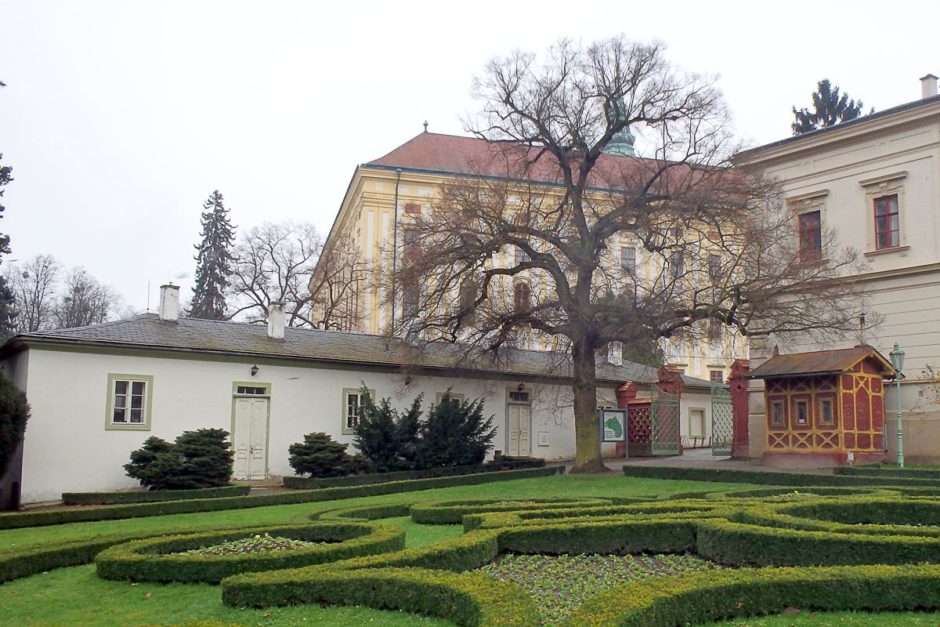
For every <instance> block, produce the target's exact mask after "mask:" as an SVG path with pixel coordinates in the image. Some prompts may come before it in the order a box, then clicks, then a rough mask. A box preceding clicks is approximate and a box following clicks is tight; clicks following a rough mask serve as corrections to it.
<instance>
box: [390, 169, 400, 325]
mask: <svg viewBox="0 0 940 627" xmlns="http://www.w3.org/2000/svg"><path fill="white" fill-rule="evenodd" d="M399 184H401V168H395V206H394V207H393V209H392V211H393V221H392V326H391V327H390V328H391V329H392V332H393V333H394V331H395V306H396V304H397V303H398V291H397V290H396V287H397V285H398V279H397V278H396V277H395V274H396V272H397V270H398V186H399Z"/></svg>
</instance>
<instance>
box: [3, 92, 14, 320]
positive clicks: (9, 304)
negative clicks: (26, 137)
mask: <svg viewBox="0 0 940 627" xmlns="http://www.w3.org/2000/svg"><path fill="white" fill-rule="evenodd" d="M2 86H3V83H0V87H2ZM0 159H3V153H0ZM11 181H13V168H11V167H10V166H8V165H0V218H2V217H3V210H4V209H6V207H4V206H3V192H4V189H3V188H4V186H5V185H7V184H8V183H10V182H11ZM9 254H10V236H9V235H6V234H2V233H0V256H2V255H9ZM14 315H15V314H14V313H13V291H12V290H11V289H10V286H9V285H7V281H6V278H5V277H3V276H0V339H6V338H7V337H9V336H10V335H12V334H13V316H14Z"/></svg>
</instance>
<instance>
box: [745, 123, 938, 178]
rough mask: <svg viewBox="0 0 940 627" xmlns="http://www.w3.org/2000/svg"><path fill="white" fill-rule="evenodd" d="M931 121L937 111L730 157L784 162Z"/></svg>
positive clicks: (752, 161) (768, 164)
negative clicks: (840, 134) (835, 135)
mask: <svg viewBox="0 0 940 627" xmlns="http://www.w3.org/2000/svg"><path fill="white" fill-rule="evenodd" d="M904 113H907V112H902V113H898V114H897V115H899V116H900V115H903V114H904ZM873 122H874V121H873ZM932 124H940V112H936V113H932V114H929V115H925V116H921V117H917V118H914V119H909V120H905V121H903V122H898V123H896V124H891V125H888V126H879V127H878V128H872V129H870V130H860V129H859V128H858V127H857V126H856V127H851V128H846V129H838V130H842V131H844V133H845V135H844V136H842V137H840V138H834V137H833V138H829V137H825V136H822V137H815V138H814V137H807V138H806V141H807V142H810V141H812V143H811V144H808V145H806V146H805V147H802V148H801V147H799V145H798V144H797V143H794V144H788V145H784V146H772V145H771V146H769V147H766V148H760V147H758V148H754V149H753V152H749V151H746V152H744V153H741V156H740V157H735V159H734V160H735V161H736V162H737V163H738V165H742V166H756V165H761V166H762V167H772V166H775V165H778V164H780V163H785V162H787V161H795V160H798V159H805V158H807V157H812V156H815V155H818V154H821V153H824V152H831V151H833V150H838V149H840V148H848V147H851V146H855V145H858V144H862V143H865V142H869V141H871V140H873V139H879V138H881V137H886V136H889V135H895V134H898V133H903V132H904V131H909V130H913V129H916V128H921V127H924V126H930V125H932ZM834 132H835V129H834ZM762 153H765V154H767V155H768V156H766V157H762V156H761V155H762Z"/></svg>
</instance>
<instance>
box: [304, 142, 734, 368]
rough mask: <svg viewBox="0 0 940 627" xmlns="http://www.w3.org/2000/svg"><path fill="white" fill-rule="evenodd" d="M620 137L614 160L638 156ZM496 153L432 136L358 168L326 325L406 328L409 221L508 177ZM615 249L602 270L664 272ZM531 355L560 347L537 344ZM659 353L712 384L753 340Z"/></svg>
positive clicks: (636, 252)
mask: <svg viewBox="0 0 940 627" xmlns="http://www.w3.org/2000/svg"><path fill="white" fill-rule="evenodd" d="M619 139H620V141H619V142H618V141H614V142H612V144H611V146H610V147H609V156H611V157H612V158H615V159H616V158H624V157H627V156H629V157H632V155H633V152H632V137H630V136H629V134H627V135H626V141H624V139H623V137H621V138H619ZM492 153H493V148H492V145H491V144H490V143H489V142H487V141H485V140H482V139H477V138H473V137H462V136H455V135H444V134H439V133H430V132H427V131H425V132H423V133H420V134H418V135H416V136H415V137H413V138H411V139H410V140H408V141H407V142H405V143H404V144H402V145H401V146H399V147H397V148H395V149H394V150H392V151H391V152H389V153H388V154H386V155H384V156H382V157H380V158H378V159H375V160H373V161H369V162H367V163H364V164H362V165H359V166H358V167H357V168H356V170H355V172H354V174H353V177H352V180H351V181H350V183H349V186H348V188H347V190H346V194H345V196H344V198H343V201H342V204H341V205H340V208H339V212H338V214H337V216H336V218H335V220H334V223H333V226H332V228H331V230H330V233H329V235H328V237H327V240H326V242H325V245H324V252H323V255H322V256H321V261H320V263H319V264H318V266H317V268H316V270H315V272H314V274H313V277H312V278H311V292H318V291H323V290H324V289H325V291H327V292H332V294H329V295H328V297H327V300H328V301H329V304H328V305H324V303H323V299H316V300H315V303H316V304H315V308H320V309H321V310H322V309H323V308H324V307H329V308H330V309H331V311H330V312H327V313H326V314H324V312H323V311H320V312H319V317H320V318H321V319H322V320H323V322H322V324H324V326H328V327H330V328H335V329H340V330H344V331H350V332H358V333H367V334H374V335H382V334H386V333H388V332H389V330H390V329H391V328H392V327H393V326H394V318H397V319H398V320H400V316H401V315H402V295H401V294H400V293H399V294H397V296H395V295H394V291H390V290H389V289H388V287H387V284H388V281H387V278H386V277H388V275H389V272H390V271H391V270H392V268H393V266H394V265H395V264H396V263H401V260H400V258H396V255H397V256H399V257H400V252H396V251H398V250H400V249H401V247H402V238H403V237H406V232H407V224H408V222H409V220H412V219H414V218H415V217H416V216H420V215H427V212H430V211H432V210H433V207H434V205H435V202H436V201H437V200H438V199H439V197H440V190H441V188H442V185H444V184H446V183H447V182H451V181H455V180H457V179H458V178H459V177H464V178H465V177H467V176H480V177H488V178H505V174H501V173H500V169H499V167H498V165H494V164H493V159H492V158H490V157H491V156H492ZM502 172H505V170H503V171H502ZM537 177H538V174H537V173H536V174H530V175H529V178H530V181H529V182H531V183H536V184H543V185H546V186H548V187H546V193H549V191H550V188H551V185H552V182H551V181H547V180H546V181H541V180H538V179H537ZM533 179H534V180H533ZM609 251H610V254H609V255H608V256H607V257H606V258H605V259H604V261H603V263H605V264H611V265H612V266H614V268H613V270H614V271H620V270H621V269H624V268H627V267H630V268H631V271H632V272H634V273H635V276H636V277H637V279H636V280H637V282H640V281H642V280H652V278H653V277H655V276H656V275H657V273H660V272H662V269H661V268H658V267H654V264H655V263H656V262H655V261H654V260H653V258H652V257H651V256H650V257H648V256H647V255H645V254H644V250H643V248H642V247H641V246H640V245H639V244H638V242H635V241H632V240H631V239H630V238H629V236H624V237H622V238H621V241H617V242H611V246H610V247H609ZM513 254H515V253H514V251H513V250H506V251H504V253H503V255H504V256H505V257H506V259H505V260H504V261H505V262H506V263H512V258H511V255H513ZM495 262H496V263H499V262H500V259H496V260H495ZM389 294H392V295H393V296H391V297H390V296H389ZM392 302H395V306H394V307H392V305H391V303H392ZM393 317H394V318H393ZM525 348H531V349H546V350H547V349H550V348H551V347H550V346H549V345H547V344H544V343H539V342H538V340H531V341H530V344H528V345H527V346H525ZM660 348H661V349H662V352H663V357H664V360H665V362H666V363H667V364H669V365H671V366H673V367H674V368H676V369H678V370H681V371H683V372H684V373H685V374H687V375H690V376H693V377H697V378H700V379H706V380H712V381H724V380H725V378H726V377H727V375H728V372H729V369H730V366H731V363H732V362H733V361H734V360H735V359H739V358H746V357H747V353H748V347H747V340H746V338H744V337H742V336H740V335H738V334H737V333H734V332H732V331H731V330H729V329H728V328H726V327H723V326H720V325H711V326H710V327H709V328H707V329H701V330H700V332H696V333H691V334H688V335H687V336H685V337H683V338H673V339H670V340H663V341H662V343H661V346H660Z"/></svg>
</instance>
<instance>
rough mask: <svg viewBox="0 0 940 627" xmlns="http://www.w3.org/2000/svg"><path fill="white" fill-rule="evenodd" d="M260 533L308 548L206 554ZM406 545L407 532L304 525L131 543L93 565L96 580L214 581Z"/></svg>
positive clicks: (371, 526)
mask: <svg viewBox="0 0 940 627" xmlns="http://www.w3.org/2000/svg"><path fill="white" fill-rule="evenodd" d="M263 533H272V534H274V535H277V536H282V537H284V538H289V539H291V540H299V541H303V542H305V543H306V546H304V547H302V548H296V549H294V550H291V551H256V552H247V551H246V552H226V553H215V552H210V551H207V549H208V547H213V546H217V545H223V544H229V543H233V542H239V543H240V542H243V541H244V538H245V537H246V536H249V537H253V536H255V535H258V536H260V535H261V534H263ZM404 547H405V533H404V531H402V530H401V529H400V528H397V527H392V526H388V525H379V524H371V523H356V522H334V523H307V524H304V525H279V526H269V527H264V528H260V529H259V528H241V529H230V530H228V531H222V532H220V531H212V532H202V533H192V534H185V535H176V536H160V537H157V538H151V539H147V540H134V541H132V542H128V543H126V544H119V545H117V546H113V547H111V548H109V549H106V550H104V551H102V552H101V553H99V554H98V556H97V558H95V565H96V567H97V571H98V576H99V577H102V578H104V579H120V580H130V581H164V582H166V581H179V582H209V583H218V582H219V581H221V580H222V579H223V578H225V577H228V576H230V575H235V574H238V573H246V572H255V571H264V570H279V569H286V568H296V567H298V566H307V565H310V564H322V563H325V562H333V561H337V560H343V559H349V558H352V557H358V556H361V555H371V554H376V553H385V552H388V551H397V550H401V549H403V548H404Z"/></svg>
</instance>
